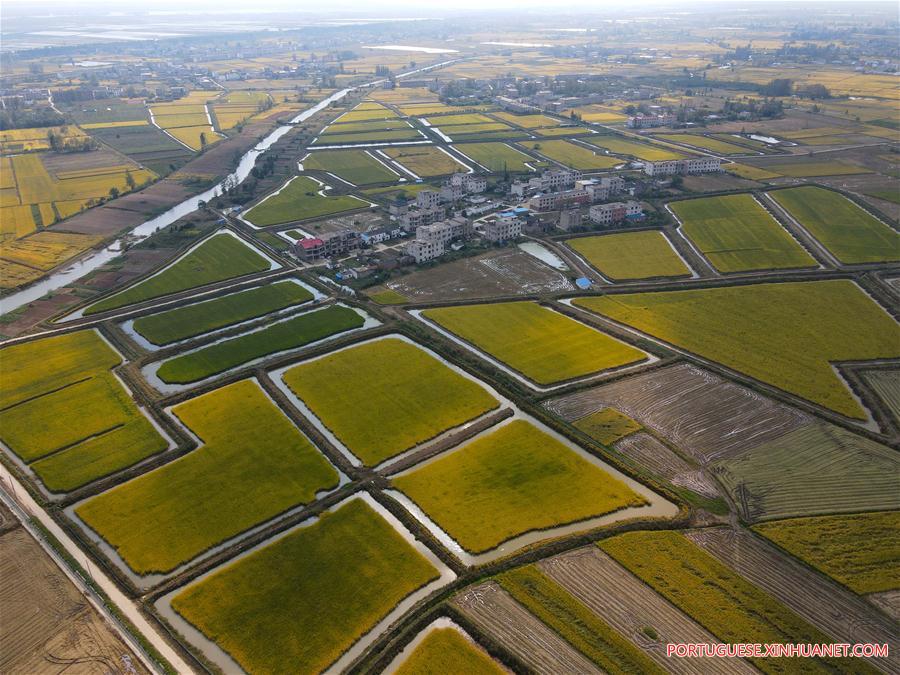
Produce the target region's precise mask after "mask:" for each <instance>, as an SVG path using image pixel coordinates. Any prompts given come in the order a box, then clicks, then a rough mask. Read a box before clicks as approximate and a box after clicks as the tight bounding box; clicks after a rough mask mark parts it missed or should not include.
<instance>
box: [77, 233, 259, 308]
mask: <svg viewBox="0 0 900 675" xmlns="http://www.w3.org/2000/svg"><path fill="white" fill-rule="evenodd" d="M271 267H272V263H271V262H270V261H269V260H268V259H267V258H265V257H263V256H262V255H261V254H260V253H258V252H257V251H256V249H253V248H251V247H250V246H248V245H247V244H245V243H244V242H243V240H242V239H240V238H239V237H237V236H235V235H232V234H231V233H230V232H229V231H225V232H219V233H217V234H214V235H213V236H211V237H209V238H208V239H204V240H203V241H202V242H201V243H200V244H198V245H197V246H195V247H194V248H192V249H190V250H189V251H188V252H187V253H185V254H184V255H182V256H181V257H180V258H178V259H177V260H176V261H175V262H174V263H172V264H171V265H169V266H168V267H166V268H164V269H163V270H162V271H161V272H159V273H157V274H154V275H153V276H151V277H148V278H147V279H145V280H144V281H139V282H138V283H137V284H135V285H134V286H132V287H131V288H129V289H127V290H125V291H122V292H121V293H116V294H115V295H111V296H109V297H108V298H105V299H103V300H100V301H99V302H95V303H94V304H93V305H91V306H89V307H88V308H87V309H85V310H84V314H85V316H87V315H90V314H96V313H97V312H105V311H108V310H111V309H118V308H119V307H125V306H126V305H133V304H135V303H138V302H144V301H145V300H152V299H154V298H159V297H162V296H164V295H170V294H172V293H178V292H181V291H186V290H188V289H191V288H196V287H198V286H205V285H206V284H212V283H215V282H217V281H224V280H225V279H233V278H234V277H239V276H243V275H245V274H253V273H254V272H262V271H265V270H268V269H271Z"/></svg>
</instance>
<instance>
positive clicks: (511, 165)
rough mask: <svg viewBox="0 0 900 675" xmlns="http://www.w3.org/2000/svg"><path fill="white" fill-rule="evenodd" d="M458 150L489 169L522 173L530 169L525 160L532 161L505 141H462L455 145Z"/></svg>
mask: <svg viewBox="0 0 900 675" xmlns="http://www.w3.org/2000/svg"><path fill="white" fill-rule="evenodd" d="M455 147H456V149H457V150H458V151H460V152H461V153H463V154H464V155H466V156H467V157H469V158H470V159H472V160H473V161H475V162H478V163H479V164H481V166H483V167H486V168H487V169H489V170H490V171H496V172H499V173H503V172H504V171H509V172H510V173H522V172H526V171H531V169H529V168H528V167H527V166H525V163H526V162H529V161H532V162H533V161H534V160H533V159H532V158H531V157H529V156H528V155H526V154H525V153H524V152H521V151H519V150H516V149H515V148H513V147H512V146H510V145H507V144H506V143H463V144H460V145H457V146H455Z"/></svg>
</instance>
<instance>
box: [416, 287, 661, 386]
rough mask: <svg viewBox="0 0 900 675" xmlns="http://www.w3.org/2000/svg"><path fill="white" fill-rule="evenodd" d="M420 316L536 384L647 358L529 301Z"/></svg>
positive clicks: (447, 309)
mask: <svg viewBox="0 0 900 675" xmlns="http://www.w3.org/2000/svg"><path fill="white" fill-rule="evenodd" d="M422 316H423V317H425V318H427V319H429V320H431V321H434V322H436V323H437V324H439V325H440V326H441V327H443V328H445V329H446V330H448V331H450V332H452V333H453V334H454V335H457V336H458V337H460V338H461V339H463V340H465V341H466V342H467V343H469V344H471V345H473V346H474V347H475V348H476V349H479V350H483V351H484V352H486V353H487V354H489V355H490V356H492V357H494V358H496V359H498V360H499V361H501V362H503V363H505V364H506V365H508V366H509V367H510V368H512V369H513V370H515V371H516V372H518V373H521V374H522V375H524V376H525V377H527V378H528V379H529V380H531V381H532V382H536V383H537V384H539V385H550V384H554V383H557V382H561V381H565V380H571V379H575V378H579V377H584V376H586V375H591V374H593V373H597V372H601V371H604V370H611V369H615V368H619V367H622V366H626V365H630V364H633V363H638V362H640V361H643V360H646V358H647V355H646V354H645V353H644V352H642V351H640V350H638V349H636V348H634V347H632V346H631V345H629V344H626V343H624V342H621V341H620V340H617V339H616V338H613V337H611V336H609V335H606V334H605V333H602V332H600V331H599V330H597V329H595V328H592V327H589V326H587V325H585V324H582V323H580V322H578V321H576V320H574V319H571V318H569V317H568V316H565V315H563V314H560V313H558V312H555V311H553V310H551V309H548V308H546V307H543V306H541V305H538V304H537V303H532V302H506V303H496V304H481V305H463V306H458V307H439V308H435V309H428V310H425V311H423V312H422Z"/></svg>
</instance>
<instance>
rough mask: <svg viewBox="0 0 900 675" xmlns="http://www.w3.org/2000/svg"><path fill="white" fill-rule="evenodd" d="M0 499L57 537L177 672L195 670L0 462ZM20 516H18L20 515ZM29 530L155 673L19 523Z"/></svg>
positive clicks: (131, 641) (155, 669)
mask: <svg viewBox="0 0 900 675" xmlns="http://www.w3.org/2000/svg"><path fill="white" fill-rule="evenodd" d="M0 498H2V500H3V501H5V502H7V503H9V502H11V504H10V506H11V507H12V510H13V512H14V513H15V514H16V515H17V516H21V512H24V513H25V514H26V515H28V516H31V517H34V518H36V519H37V520H38V521H39V522H40V523H41V525H43V526H44V527H45V528H47V530H49V531H50V533H51V534H53V536H54V537H56V539H57V541H59V543H60V544H61V545H62V546H63V547H64V548H65V549H66V551H67V552H68V554H69V555H71V556H72V558H74V559H75V560H76V561H77V562H78V563H79V564H80V565H81V566H82V567H84V569H85V570H88V571H89V573H90V575H91V578H93V580H94V583H96V584H97V586H99V587H100V588H101V589H103V592H104V593H106V596H107V597H108V598H109V599H110V600H111V601H112V603H113V604H114V605H115V606H116V607H117V608H118V609H119V612H121V613H122V615H123V616H126V617H127V618H128V620H129V621H131V623H132V624H133V625H134V626H135V628H137V629H138V631H140V632H141V634H142V635H143V636H144V637H145V638H146V639H147V641H149V642H150V643H151V644H152V645H153V646H154V647H155V648H156V650H157V651H158V652H159V653H160V654H161V655H162V657H163V658H164V659H166V661H168V662H169V664H170V665H171V666H172V668H174V669H175V670H176V671H177V672H179V673H193V672H194V670H193V668H191V667H190V666H188V664H187V662H185V660H184V659H182V658H181V655H180V654H179V653H178V652H176V651H175V649H173V648H172V646H171V645H169V643H168V642H166V641H165V640H164V639H163V638H162V636H161V635H160V634H159V633H157V631H156V629H155V628H154V627H153V626H152V625H151V624H150V622H149V621H147V619H146V618H144V615H143V614H142V613H141V612H140V610H139V609H138V607H137V605H136V604H135V603H134V602H133V601H132V600H131V599H129V598H128V597H126V595H125V594H124V593H122V591H120V590H119V587H118V586H116V585H115V584H114V583H113V582H112V580H111V579H110V578H109V577H108V576H106V574H105V573H104V572H103V571H102V570H101V569H99V568H98V567H97V565H96V564H92V562H91V560H90V558H88V556H87V555H86V554H85V553H84V552H83V551H82V550H81V549H80V548H78V546H77V545H76V544H75V542H74V541H72V539H71V538H70V537H69V535H67V534H66V533H65V532H64V531H63V529H62V528H61V527H60V526H59V525H57V524H56V521H54V520H53V518H51V517H50V516H49V515H48V514H47V512H46V511H44V509H42V508H41V507H40V505H39V504H38V503H37V502H35V501H34V499H32V498H31V495H29V494H28V492H26V490H25V488H24V487H22V484H21V483H19V481H17V480H16V479H15V477H14V476H13V475H12V474H11V473H10V472H9V471H8V470H7V469H6V467H5V466H2V465H0ZM20 519H21V518H20ZM22 524H23V525H24V526H25V527H26V528H28V529H29V531H31V532H32V534H33V535H35V539H36V540H37V541H38V543H39V544H40V545H41V546H42V547H43V549H44V550H45V551H47V553H48V554H49V555H50V557H51V558H53V559H54V560H55V561H56V562H57V564H59V566H60V568H61V569H62V570H63V572H65V573H66V575H67V576H68V577H69V578H70V579H71V580H72V582H73V583H74V584H75V585H76V586H77V587H78V588H79V590H81V591H82V592H83V593H84V594H85V596H86V597H87V598H88V600H89V601H90V602H91V604H93V605H94V607H95V608H96V609H97V611H99V612H100V613H101V614H102V615H103V616H104V617H106V619H107V620H108V623H109V624H110V625H111V626H112V627H113V628H114V629H115V630H116V631H117V632H118V633H119V635H120V636H121V637H122V639H123V640H124V641H125V643H126V644H127V645H128V646H129V647H131V649H132V650H133V651H134V653H135V654H136V655H137V657H138V658H140V659H141V662H143V664H144V665H145V666H146V667H147V668H149V669H150V670H151V671H152V672H158V671H159V667H158V666H157V665H156V664H155V663H153V662H152V661H151V660H150V659H149V658H147V656H146V655H145V654H144V652H143V651H142V650H141V649H140V647H139V646H137V645H136V644H135V640H134V638H133V637H132V636H131V635H129V634H128V633H126V632H125V631H124V630H122V629H121V627H120V626H119V623H118V621H116V619H115V618H114V617H112V616H111V615H110V613H109V611H108V610H107V609H106V608H105V607H104V606H103V604H102V603H100V602H99V601H98V600H97V598H96V596H95V595H94V593H93V591H91V589H89V588H88V587H87V586H86V585H85V583H84V581H83V580H82V579H81V577H79V576H78V575H77V574H74V573H73V572H72V571H71V570H70V569H69V567H68V566H67V565H66V564H65V563H64V562H62V561H61V560H60V559H59V556H58V554H57V553H56V551H55V550H53V548H52V547H50V545H49V544H47V542H45V541H44V539H43V538H42V537H41V536H39V535H36V534H35V533H34V531H33V530H32V527H33V526H32V525H31V524H30V523H28V522H27V521H23V523H22Z"/></svg>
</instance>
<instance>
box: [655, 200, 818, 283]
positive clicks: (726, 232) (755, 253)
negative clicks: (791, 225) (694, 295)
mask: <svg viewBox="0 0 900 675" xmlns="http://www.w3.org/2000/svg"><path fill="white" fill-rule="evenodd" d="M669 208H671V209H672V211H673V212H674V213H675V215H676V216H678V219H679V220H680V221H681V223H682V225H681V229H682V231H683V232H684V234H685V235H687V237H688V238H689V239H690V240H691V241H692V242H694V244H695V245H696V246H697V248H698V249H699V250H700V252H701V253H703V255H704V256H706V258H707V259H708V260H709V261H710V263H712V265H713V266H714V267H715V268H716V269H717V270H718V271H720V272H725V273H728V272H746V271H748V270H760V269H795V268H798V267H816V265H817V263H816V261H815V260H814V259H813V258H812V257H811V256H810V255H809V254H808V253H807V252H806V251H805V250H804V249H803V247H802V246H801V245H800V244H799V243H797V241H796V240H794V238H793V237H791V235H790V234H788V232H787V230H785V229H784V228H783V227H782V226H781V225H780V224H779V223H778V221H776V220H775V219H774V218H773V217H772V216H771V215H770V214H769V212H768V211H766V210H765V209H764V208H763V207H762V206H761V205H760V204H759V202H757V201H756V199H754V197H753V196H752V195H749V194H740V195H726V196H723V197H702V198H700V199H686V200H684V201H679V202H672V203H670V204H669Z"/></svg>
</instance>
